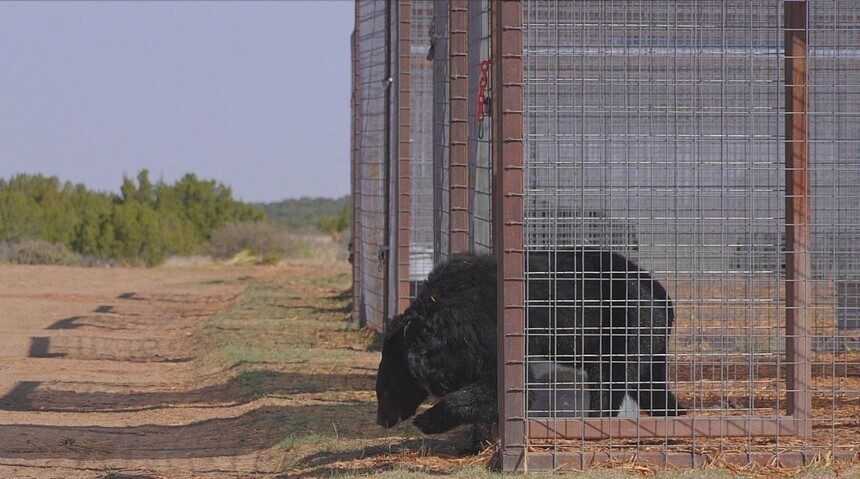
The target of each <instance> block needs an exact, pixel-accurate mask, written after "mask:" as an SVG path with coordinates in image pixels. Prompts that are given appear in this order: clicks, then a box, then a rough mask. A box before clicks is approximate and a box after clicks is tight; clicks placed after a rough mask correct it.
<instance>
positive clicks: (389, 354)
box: [376, 313, 428, 428]
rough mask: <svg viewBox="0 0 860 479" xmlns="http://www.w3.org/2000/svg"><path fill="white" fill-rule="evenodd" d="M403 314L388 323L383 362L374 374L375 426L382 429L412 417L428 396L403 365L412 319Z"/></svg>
mask: <svg viewBox="0 0 860 479" xmlns="http://www.w3.org/2000/svg"><path fill="white" fill-rule="evenodd" d="M406 314H408V313H406ZM406 314H404V315H401V316H396V317H395V318H394V319H393V320H392V321H391V326H390V327H389V330H388V332H387V333H386V334H385V340H384V341H383V343H382V360H381V361H380V362H379V371H378V372H377V375H376V401H377V409H376V424H379V425H380V426H383V427H385V428H390V427H393V426H394V425H395V424H397V423H399V422H400V421H402V420H404V419H406V418H408V417H410V416H412V415H413V414H415V411H416V410H417V409H418V406H420V405H421V403H422V402H424V400H425V399H427V395H428V394H427V390H426V389H424V387H423V386H422V385H421V383H419V382H418V380H417V379H415V377H414V376H413V375H412V373H411V372H410V371H409V366H408V364H407V362H406V350H407V346H408V339H407V331H408V329H409V324H410V322H411V320H412V319H414V318H412V317H411V316H407V315H406Z"/></svg>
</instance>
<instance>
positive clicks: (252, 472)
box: [0, 260, 860, 479]
mask: <svg viewBox="0 0 860 479" xmlns="http://www.w3.org/2000/svg"><path fill="white" fill-rule="evenodd" d="M349 286H350V269H349V265H348V264H347V263H346V262H343V261H340V262H338V261H334V260H326V261H291V262H287V263H283V264H281V265H279V266H268V267H263V266H259V267H253V266H226V265H212V264H196V265H195V264H186V265H173V266H163V267H159V268H153V269H122V268H104V269H99V268H70V267H51V266H13V265H0V332H2V333H0V479H7V478H10V479H12V478H33V479H48V478H70V479H78V478H81V479H83V478H86V479H96V478H99V479H102V478H103V479H107V478H113V479H123V478H125V479H186V478H195V479H196V478H212V479H222V478H293V477H305V478H310V477H332V476H336V477H344V476H347V477H350V476H359V475H366V474H375V473H378V472H379V471H385V472H386V477H410V478H412V477H429V476H434V475H450V474H454V475H457V476H458V477H480V478H490V477H493V478H498V477H504V476H502V475H500V474H498V473H491V472H488V470H487V466H488V465H489V464H490V463H491V462H492V456H493V451H492V449H488V450H487V451H485V452H484V453H482V454H479V455H477V456H476V455H469V454H462V453H461V451H462V448H463V446H464V445H466V444H468V438H467V437H466V435H467V433H466V432H464V431H454V432H452V433H451V434H448V435H441V436H434V437H428V436H423V435H421V434H420V432H419V431H417V430H416V429H415V428H414V427H413V426H411V425H409V424H403V425H399V426H397V427H396V428H394V429H391V430H384V429H382V428H380V427H378V426H377V425H376V424H374V412H375V394H374V392H373V384H374V381H375V374H376V366H377V364H378V361H379V353H378V351H373V350H369V345H370V344H371V342H372V337H371V336H369V335H368V334H367V332H365V331H362V330H360V329H359V328H358V327H357V326H356V325H355V324H354V323H352V322H350V321H348V318H349V313H350V307H349V299H350V295H349V293H348V288H349ZM853 399H854V397H850V398H848V399H847V400H853ZM851 404H853V403H851ZM850 426H851V428H856V427H857V426H856V424H855V423H854V422H852V423H851V425H850ZM851 430H852V431H853V430H855V429H851ZM850 443H851V444H855V443H856V442H855V441H850ZM628 469H629V468H628ZM852 470H854V471H860V470H857V469H852ZM828 471H829V472H828V474H829V473H831V472H832V470H828ZM651 472H653V471H651V470H649V469H642V468H641V467H639V466H638V465H637V469H635V470H633V473H635V474H644V473H649V474H650V473H651ZM699 472H701V471H699ZM711 472H713V471H711ZM611 473H612V475H609V476H606V475H600V473H599V472H598V473H595V474H592V473H589V474H588V475H586V476H585V477H601V478H603V477H613V478H619V477H631V476H627V475H623V474H622V473H621V472H620V471H618V470H615V471H611ZM693 474H694V475H692V476H683V475H680V476H678V475H676V476H666V477H698V476H696V474H697V472H694V473H693ZM720 474H722V473H720ZM781 475H784V474H781ZM658 477H660V474H658ZM707 477H720V478H724V477H736V476H735V475H733V474H729V473H728V472H726V475H716V476H715V475H713V474H711V475H708V476H707ZM756 477H772V476H769V475H768V473H767V472H766V471H765V472H762V473H759V474H757V475H756ZM815 477H833V476H830V475H822V476H815ZM844 477H851V476H850V474H849V475H847V476H844Z"/></svg>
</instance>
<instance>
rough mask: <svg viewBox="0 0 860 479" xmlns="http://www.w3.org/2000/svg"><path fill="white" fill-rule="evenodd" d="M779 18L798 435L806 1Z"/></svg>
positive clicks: (790, 356) (805, 411) (805, 365)
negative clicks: (782, 45) (782, 28)
mask: <svg viewBox="0 0 860 479" xmlns="http://www.w3.org/2000/svg"><path fill="white" fill-rule="evenodd" d="M784 5H785V12H784V17H785V19H784V22H785V172H786V181H785V188H786V192H785V237H786V304H785V307H786V343H787V344H786V354H787V363H788V364H787V381H786V382H787V384H786V386H787V389H788V391H787V392H788V396H787V399H788V414H789V415H791V416H793V417H794V418H795V420H796V421H797V423H798V424H797V426H798V427H797V432H798V435H799V436H801V437H807V436H809V433H810V431H811V419H810V416H811V414H810V413H811V411H812V397H811V395H810V392H809V389H810V384H809V381H810V375H811V367H810V360H811V344H810V342H811V341H810V332H811V331H810V319H809V300H810V296H809V294H810V281H811V279H812V276H811V273H812V265H811V261H810V251H811V244H810V241H811V239H812V232H811V228H810V189H809V186H810V184H809V129H808V126H809V117H808V110H807V108H808V85H807V62H806V58H807V53H808V51H807V22H806V20H807V2H806V0H786V1H785V3H784Z"/></svg>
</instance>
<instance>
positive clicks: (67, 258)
mask: <svg viewBox="0 0 860 479" xmlns="http://www.w3.org/2000/svg"><path fill="white" fill-rule="evenodd" d="M0 259H2V260H3V261H5V262H8V263H16V264H52V265H61V266H80V265H82V264H84V259H83V258H82V257H81V255H79V254H77V253H74V252H72V251H69V249H68V248H67V247H66V246H65V245H63V244H61V243H50V242H48V241H43V240H26V241H24V242H22V243H14V244H4V245H3V246H0Z"/></svg>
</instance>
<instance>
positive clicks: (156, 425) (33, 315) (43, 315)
mask: <svg viewBox="0 0 860 479" xmlns="http://www.w3.org/2000/svg"><path fill="white" fill-rule="evenodd" d="M326 268H340V269H342V270H343V271H340V272H341V273H343V274H344V275H345V274H346V273H347V272H348V269H347V266H346V265H345V264H339V263H338V264H334V263H332V264H331V265H326ZM319 270H320V265H319V264H314V263H308V264H297V265H291V266H289V267H228V266H214V265H206V266H197V267H161V268H156V269H122V268H105V269H99V268H89V269H86V268H68V267H50V266H13V265H0V331H2V334H0V358H2V360H0V477H2V478H59V477H64V478H96V477H106V478H107V477H112V478H120V477H126V478H159V479H162V478H165V479H166V478H169V479H174V478H187V477H188V478H190V477H256V476H272V475H276V474H278V473H280V472H282V471H283V467H282V465H281V464H279V462H278V461H280V460H281V458H280V457H279V455H278V454H277V453H276V452H277V451H276V450H275V452H273V448H275V449H276V446H277V444H279V443H280V442H281V441H282V440H283V438H284V437H285V436H287V434H288V430H287V429H288V427H278V425H277V424H274V421H272V420H271V418H272V417H280V416H283V415H284V414H285V412H284V411H285V407H286V406H284V404H283V403H288V402H289V401H288V400H282V401H280V402H279V400H278V399H277V398H271V397H262V396H264V395H262V394H258V393H253V391H251V394H250V396H249V390H248V388H244V389H243V388H242V387H241V386H242V385H241V384H240V385H238V386H237V384H236V382H235V378H236V377H237V376H236V374H237V365H235V364H233V365H230V364H226V363H225V362H224V361H223V359H219V357H217V355H211V354H207V353H206V351H205V348H201V342H203V343H205V342H206V341H205V338H203V339H204V340H203V341H201V337H200V336H201V335H203V333H204V332H205V331H204V330H202V329H201V326H202V325H203V323H204V322H206V321H208V320H209V319H210V318H212V317H213V315H216V314H217V313H219V312H223V311H227V310H229V309H230V308H233V307H235V306H236V304H237V302H239V301H240V296H241V293H242V291H243V290H244V289H245V287H246V285H247V284H249V283H252V282H254V281H258V280H264V279H266V278H276V277H282V276H285V275H296V276H297V277H303V276H307V275H311V276H313V275H314V272H316V271H319ZM368 374H369V373H367V374H365V376H367V375H368ZM363 379H367V377H364V378H363ZM269 387H270V388H272V387H277V385H274V386H272V385H270V386H269ZM365 388H366V387H362V389H365Z"/></svg>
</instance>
